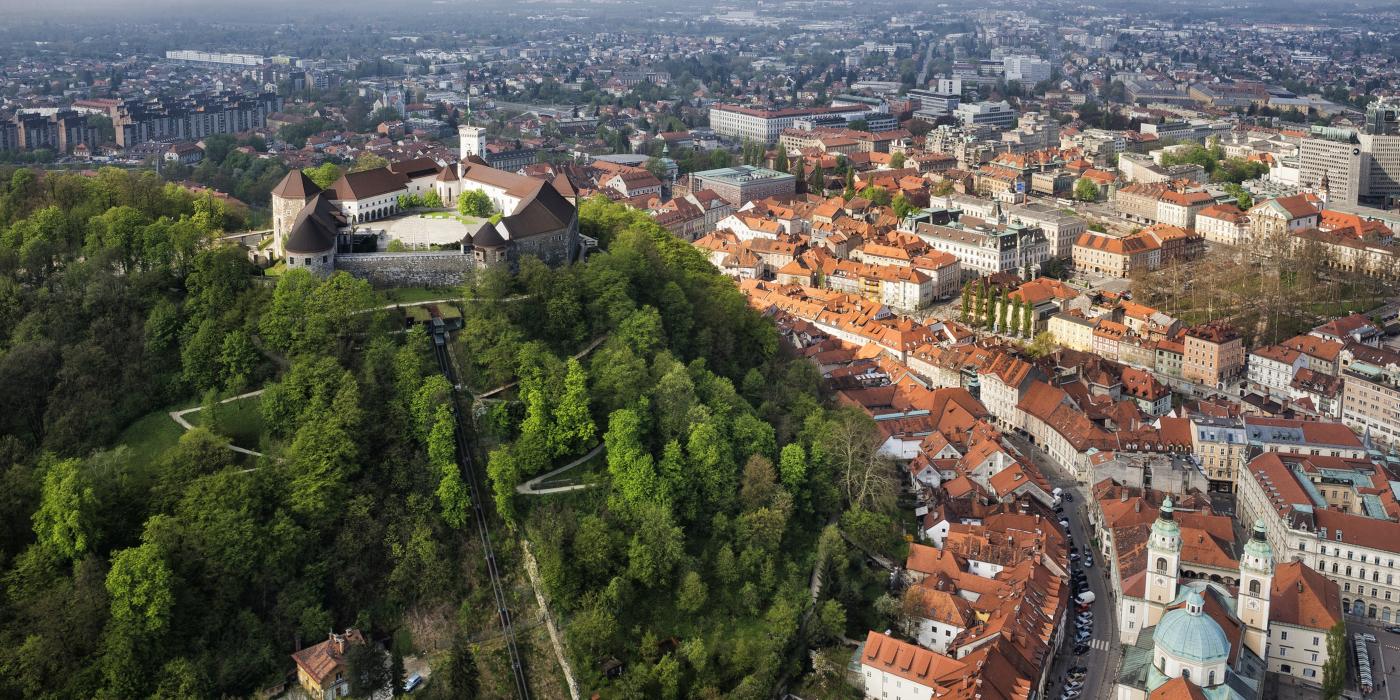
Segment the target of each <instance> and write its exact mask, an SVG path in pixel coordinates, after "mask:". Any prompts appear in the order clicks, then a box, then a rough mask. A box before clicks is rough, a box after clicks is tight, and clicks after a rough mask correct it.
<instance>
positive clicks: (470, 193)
mask: <svg viewBox="0 0 1400 700" xmlns="http://www.w3.org/2000/svg"><path fill="white" fill-rule="evenodd" d="M493 210H494V207H492V206H491V198H490V197H488V196H486V193H485V192H482V191H481V190H467V191H466V192H463V193H462V194H461V196H459V197H457V211H459V212H461V213H462V214H464V215H466V216H475V217H478V218H484V217H488V216H491V214H492V213H493Z"/></svg>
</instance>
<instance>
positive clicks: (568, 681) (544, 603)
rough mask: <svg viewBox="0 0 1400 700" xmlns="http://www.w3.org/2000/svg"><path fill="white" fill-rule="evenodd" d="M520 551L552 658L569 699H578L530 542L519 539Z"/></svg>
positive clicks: (572, 676)
mask: <svg viewBox="0 0 1400 700" xmlns="http://www.w3.org/2000/svg"><path fill="white" fill-rule="evenodd" d="M520 545H521V551H523V552H524V553H525V574H526V576H528V577H529V579H530V587H531V588H533V589H534V590H535V601H536V602H538V603H539V604H540V615H541V616H542V617H544V625H545V629H547V630H549V644H550V646H552V647H554V657H555V658H556V659H558V660H559V668H560V670H562V671H563V672H564V683H565V685H567V686H568V687H569V697H570V698H572V699H573V700H578V699H579V690H578V681H577V680H575V679H574V669H573V667H572V666H570V665H569V659H568V657H567V656H565V655H564V643H563V642H562V641H560V638H559V628H558V627H556V626H555V624H554V615H553V614H551V613H550V611H549V598H547V597H545V594H544V588H542V587H541V586H540V572H539V564H538V563H536V562H535V553H534V551H533V550H532V549H531V548H530V540H528V539H526V538H524V537H521V538H520Z"/></svg>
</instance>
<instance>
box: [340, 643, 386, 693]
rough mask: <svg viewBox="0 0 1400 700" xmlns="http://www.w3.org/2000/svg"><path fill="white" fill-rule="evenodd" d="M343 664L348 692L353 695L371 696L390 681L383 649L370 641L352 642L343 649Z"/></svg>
mask: <svg viewBox="0 0 1400 700" xmlns="http://www.w3.org/2000/svg"><path fill="white" fill-rule="evenodd" d="M345 665H346V667H347V669H346V670H347V673H346V675H347V677H348V678H349V679H350V694H351V695H353V696H355V697H362V698H368V697H373V696H374V693H377V692H379V691H380V690H382V689H383V688H384V686H386V685H388V684H389V683H390V678H389V667H388V666H386V665H385V664H384V651H383V650H381V649H380V648H379V647H377V646H375V645H374V644H372V643H369V642H366V643H364V644H352V645H351V646H350V648H349V649H346V650H345Z"/></svg>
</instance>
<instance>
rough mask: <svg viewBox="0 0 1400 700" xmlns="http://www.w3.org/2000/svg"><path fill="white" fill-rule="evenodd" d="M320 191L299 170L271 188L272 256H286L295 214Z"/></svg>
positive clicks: (290, 173) (295, 217) (288, 174)
mask: <svg viewBox="0 0 1400 700" xmlns="http://www.w3.org/2000/svg"><path fill="white" fill-rule="evenodd" d="M320 191H321V188H320V187H317V186H316V183H314V182H312V181H311V178H309V177H307V176H306V173H303V172H302V171H300V170H293V171H291V172H289V173H287V175H286V177H283V178H282V181H281V182H279V183H277V186H276V187H274V188H272V243H273V248H272V249H273V251H274V255H276V256H277V257H279V258H280V257H284V256H285V255H286V254H287V251H286V247H285V245H286V241H287V235H288V234H289V233H291V231H292V224H293V223H295V222H296V219H297V214H298V213H299V212H300V211H301V210H302V208H303V207H305V206H306V203H307V202H309V201H311V198H312V197H314V196H316V194H317V193H319V192H320Z"/></svg>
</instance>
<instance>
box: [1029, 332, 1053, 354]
mask: <svg viewBox="0 0 1400 700" xmlns="http://www.w3.org/2000/svg"><path fill="white" fill-rule="evenodd" d="M1056 347H1057V344H1056V342H1055V334H1053V333H1051V332H1050V331H1043V332H1041V333H1040V334H1038V335H1036V337H1035V340H1033V341H1031V344H1030V347H1028V348H1026V352H1027V354H1029V355H1030V356H1031V357H1045V356H1047V355H1049V354H1051V353H1053V352H1055V348H1056Z"/></svg>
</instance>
